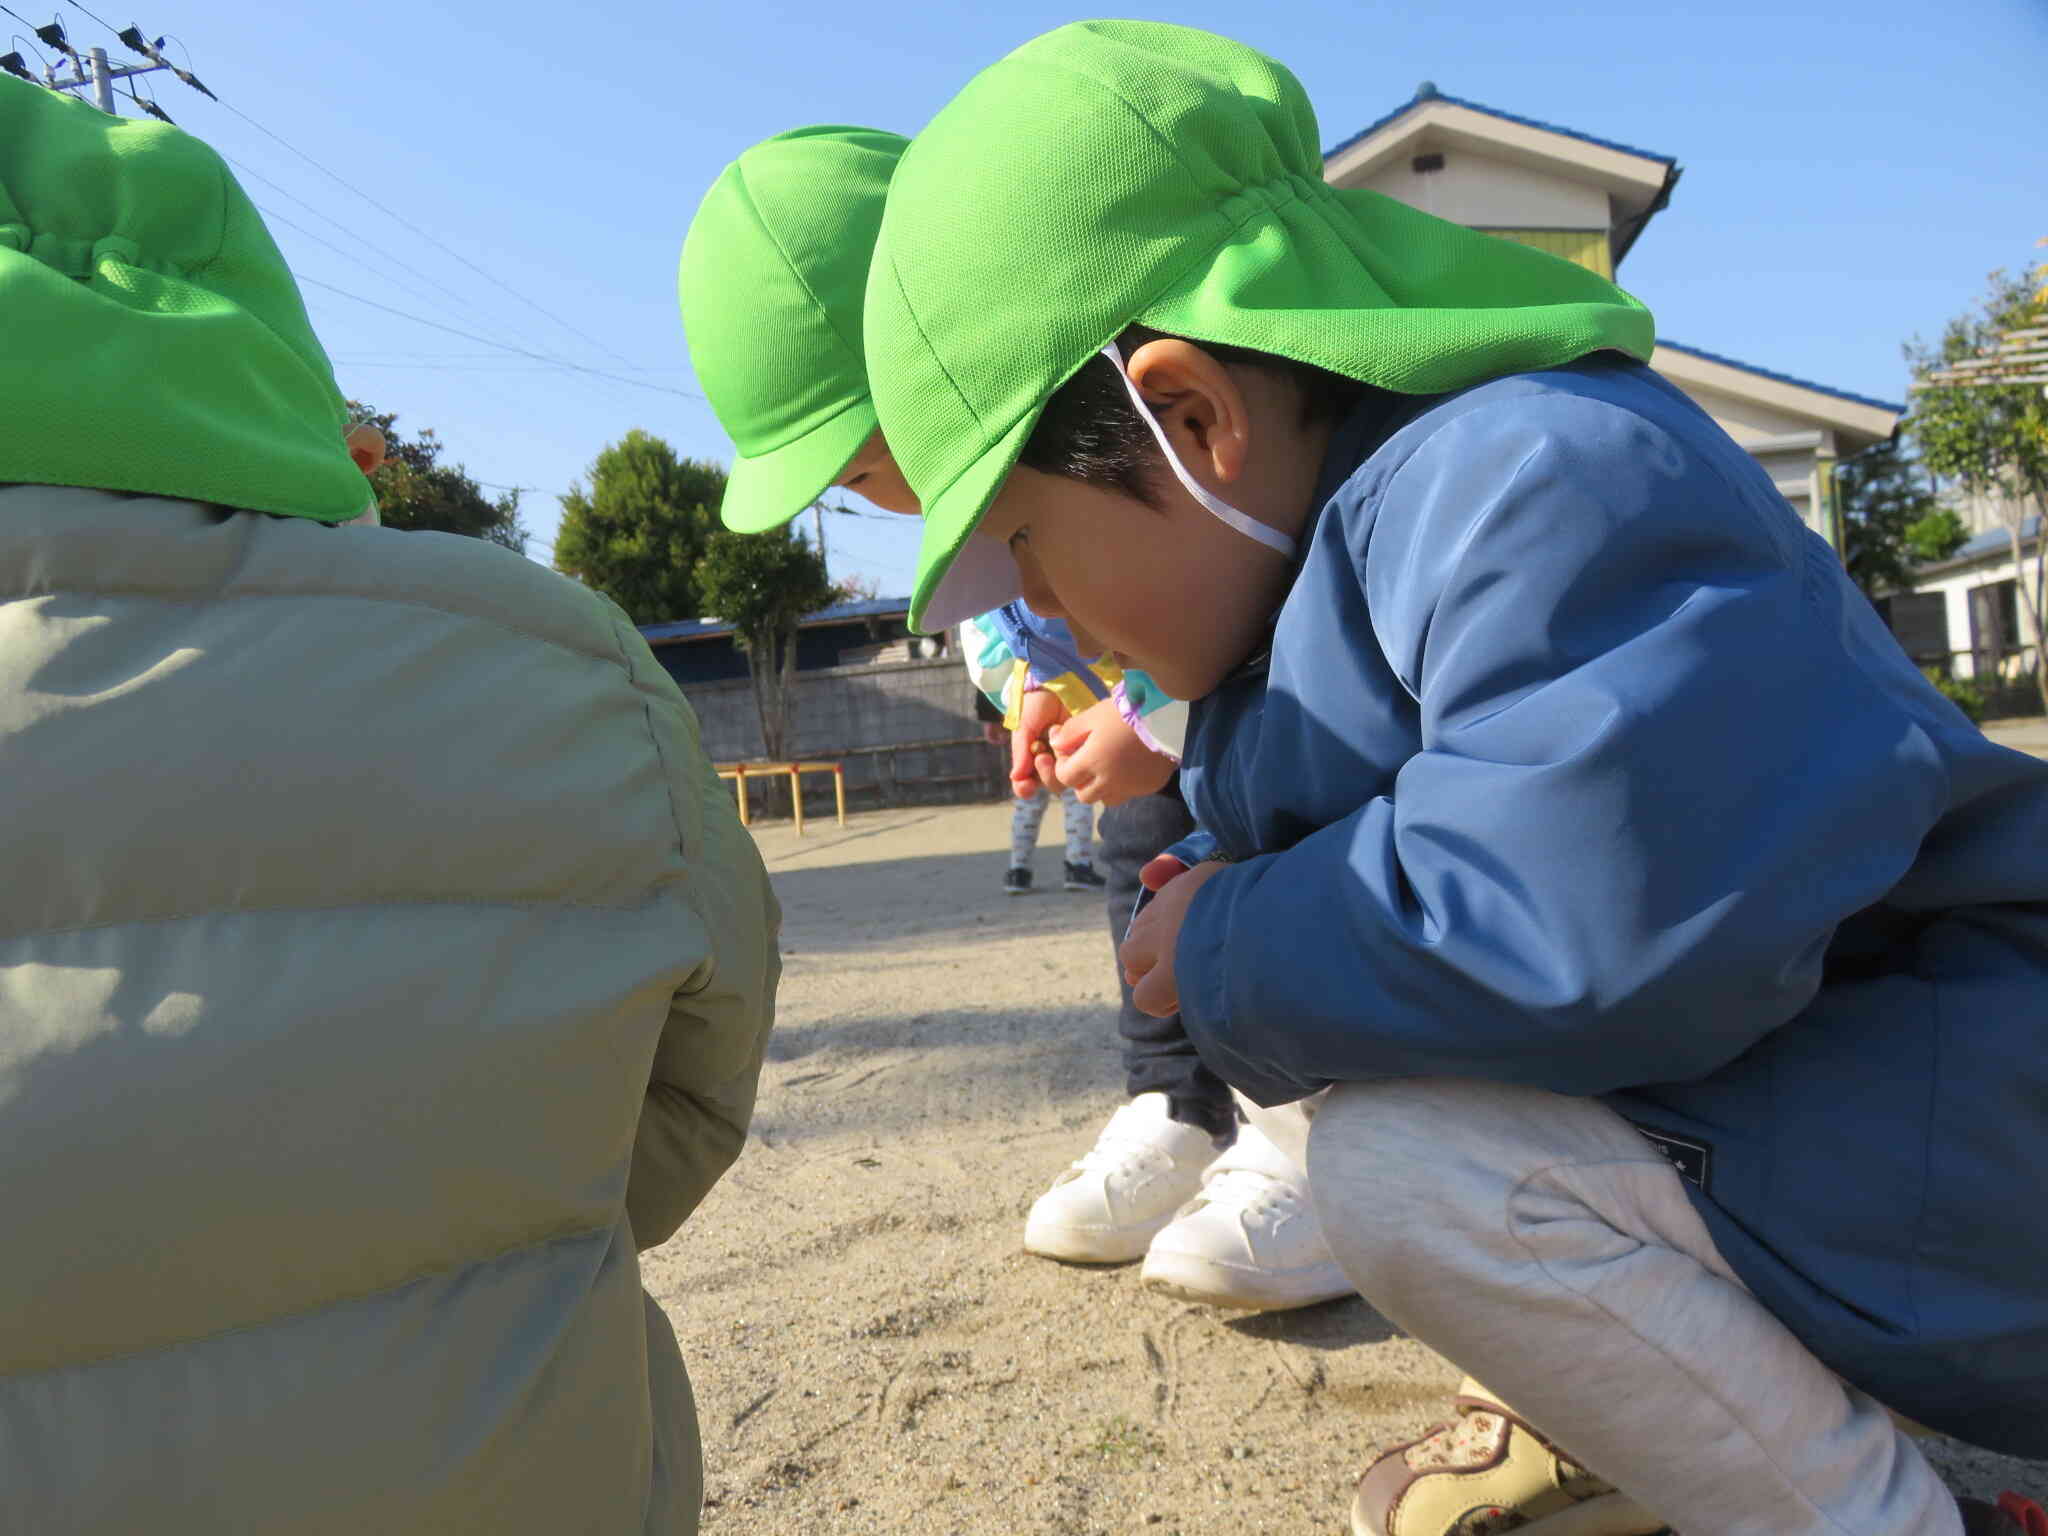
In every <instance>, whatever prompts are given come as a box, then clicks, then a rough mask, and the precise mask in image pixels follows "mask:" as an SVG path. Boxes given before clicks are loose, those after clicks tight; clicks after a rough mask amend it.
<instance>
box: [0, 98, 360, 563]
mask: <svg viewBox="0 0 2048 1536" xmlns="http://www.w3.org/2000/svg"><path fill="white" fill-rule="evenodd" d="M0 326H4V328H5V330H6V335H7V361H6V365H5V366H4V367H0V421H4V422H6V423H7V428H6V430H5V431H4V432H0V480H5V481H18V482H22V483H25V484H34V485H77V486H91V487H95V488H98V489H101V490H109V491H135V492H142V493H147V494H152V495H158V496H172V497H178V498H182V499H185V500H191V501H208V502H218V503H220V504H222V505H224V506H230V507H246V508H249V509H251V510H254V511H259V512H280V513H284V514H287V515H289V516H293V517H310V518H316V519H318V520H320V521H322V522H331V523H338V522H344V521H347V520H348V519H350V518H353V517H356V516H358V515H359V514H360V513H362V511H363V510H364V509H365V507H366V506H367V505H368V504H369V500H370V497H369V492H368V488H367V487H366V486H365V485H364V483H363V476H362V473H361V471H359V470H358V469H357V468H356V467H355V464H354V463H353V462H352V461H351V460H350V459H349V456H348V450H347V448H346V446H345V445H344V444H343V442H342V432H343V429H344V428H345V426H346V425H347V417H346V412H345V408H344V406H343V404H342V398H341V391H340V390H338V389H337V388H336V387H335V383H334V374H333V370H332V369H331V368H330V367H329V365H328V362H327V354H326V353H325V352H323V351H321V349H320V343H319V342H318V341H316V340H315V339H314V337H313V328H312V326H311V324H310V323H309V322H308V321H307V319H306V310H305V306H304V304H302V303H301V302H300V300H299V290H298V287H297V285H296V284H295V283H294V282H293V281H292V275H291V272H290V270H289V269H288V268H287V267H286V266H285V263H284V257H283V256H281V255H280V254H278V249H277V247H276V245H274V244H273V243H272V242H271V239H270V235H269V232H268V231H266V230H265V229H264V227H263V222H262V220H260V219H259V218H258V217H257V216H256V210H255V209H254V208H253V207H251V206H250V203H249V200H248V198H247V197H245V196H244V195H243V193H242V189H241V188H240V187H239V186H237V185H236V184H235V180H234V178H233V177H232V176H230V175H229V174H228V170H227V167H226V166H225V165H223V164H222V163H221V161H220V158H219V156H217V155H216V154H215V153H214V152H213V151H212V150H211V149H208V148H207V147H206V145H204V144H202V143H200V142H199V140H197V139H195V138H193V137H192V136H191V135H189V134H186V133H182V132H180V131H179V130H178V129H176V128H172V127H169V126H166V125H163V124H158V123H143V122H131V121H125V120H123V119H120V118H115V117H109V116H107V115H106V114H105V113H103V112H99V111H96V110H95V109H94V108H92V107H90V106H88V105H87V104H86V103H84V102H82V101H73V100H72V99H70V98H69V97H65V96H59V95H57V94H55V93H53V92H50V91H46V90H43V89H42V88H40V87H38V86H34V85H29V84H27V83H25V82H22V81H17V80H11V79H5V78H0Z"/></svg>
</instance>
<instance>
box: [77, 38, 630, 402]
mask: <svg viewBox="0 0 2048 1536" xmlns="http://www.w3.org/2000/svg"><path fill="white" fill-rule="evenodd" d="M86 14H87V15H91V14H92V13H91V12H89V11H88V12H87V13H86ZM100 25H101V26H105V25H106V23H105V22H101V23H100ZM221 105H222V106H224V107H226V108H227V109H228V110H229V111H230V112H232V113H234V114H235V116H237V117H239V118H240V119H241V120H242V121H243V122H245V123H247V124H248V125H249V126H250V127H252V128H254V129H255V130H256V131H257V132H258V133H261V134H264V135H265V136H266V137H269V138H272V139H275V140H276V141H277V142H278V143H279V144H282V145H283V146H284V147H285V148H286V149H288V150H290V151H291V152H292V153H293V154H295V155H297V156H298V157H299V158H300V159H301V160H303V161H305V162H306V164H308V165H310V166H312V167H313V169H314V170H316V171H318V172H319V173H320V174H321V175H323V176H325V177H327V178H328V179H329V180H330V181H333V182H336V183H338V184H339V185H341V186H343V187H346V188H347V189H348V190H349V191H351V192H353V193H354V194H355V195H356V196H357V197H359V198H361V199H362V200H363V201H364V202H366V203H368V204H369V205H370V206H371V207H372V208H375V209H376V210H377V211H378V212H379V213H382V214H383V215H384V216H385V217H386V218H389V219H392V220H394V221H395V222H397V223H399V224H402V225H404V226H405V227H406V228H407V229H409V230H411V231H412V232H413V233H414V234H415V235H418V236H419V237H420V238H421V239H422V240H424V241H426V242H427V243H428V244H429V245H431V246H434V247H435V248H436V249H438V250H440V251H441V252H443V253H444V254H446V255H448V256H452V257H453V258H454V259H455V260H457V261H459V262H461V263H462V264H463V265H464V266H465V267H467V268H469V269H470V271H472V272H474V273H476V274H477V276H479V277H481V278H483V279H484V280H485V281H486V282H488V283H492V284H494V285H495V286H497V287H499V288H502V289H504V290H505V292H507V293H509V294H511V295H512V297H513V298H515V299H517V300H519V302H520V303H522V304H524V305H526V306H527V307H528V308H529V309H531V310H533V311H535V312H536V313H538V314H541V315H545V316H546V317H547V318H548V319H550V320H552V321H554V323H555V324H556V325H559V326H560V327H561V328H562V329H563V330H565V331H567V332H568V333H569V334H570V335H572V336H575V337H577V338H578V339H579V340H581V341H585V342H587V343H589V344H590V345H591V346H593V347H595V348H597V350H598V351H600V352H602V353H604V355H605V356H607V357H609V358H611V359H612V360H613V361H615V362H621V363H623V362H625V359H624V358H623V357H620V356H619V354H618V353H616V352H614V351H613V350H612V349H611V348H610V347H608V346H606V345H605V344H604V343H603V342H601V341H599V340H597V338H596V337H594V336H590V335H587V334H585V333H584V332H583V331H581V330H578V329H577V328H576V327H575V326H573V325H571V324H570V323H569V322H568V321H566V320H564V319H563V318H562V317H561V316H560V315H557V314H556V313H554V311H552V310H550V309H548V308H547V307H546V306H545V305H543V304H541V303H540V302H539V301H538V300H535V299H532V298H529V297H528V296H527V295H526V294H523V293H521V292H520V291H519V290H518V289H517V288H514V287H513V286H512V285H511V284H510V283H508V282H506V281H505V280H504V279H503V278H501V277H499V276H498V275H497V274H496V273H494V272H492V271H490V270H488V269H487V268H484V267H480V266H478V265H477V264H476V263H475V262H473V261H471V260H470V259H469V258H468V257H467V256H465V255H463V254H462V253H461V252H460V251H458V250H456V249H455V248H454V247H453V246H451V245H449V244H447V243H446V242H445V241H442V240H440V239H437V238H436V237H435V236H433V235H430V234H428V233H427V232H426V231H425V230H424V229H422V228H420V226H419V225H417V224H415V223H413V221H412V220H410V219H408V218H407V217H405V215H404V214H402V213H398V212H395V211H394V210H392V209H391V208H388V207H386V206H385V205H384V204H383V203H380V202H378V201H377V199H376V198H374V197H372V196H370V194H369V193H367V192H365V191H364V190H363V189H362V188H361V187H359V186H357V185H356V184H355V183H354V182H352V181H349V180H348V179H347V178H345V177H343V176H339V175H337V174H336V173H335V172H333V171H330V170H329V169H327V167H326V166H324V165H322V164H321V163H320V162H319V161H318V160H315V159H314V158H313V157H312V156H311V155H309V154H307V153H306V152H305V151H304V150H303V149H300V148H299V147H298V146H297V145H296V144H293V143H292V142H291V141H290V140H289V139H286V138H284V137H283V136H282V135H280V134H276V133H273V132H271V130H270V129H268V128H266V127H264V126H263V124H261V123H259V122H257V121H256V119H255V118H253V117H251V116H250V115H249V114H248V113H246V112H244V111H243V110H242V109H241V108H240V107H238V106H236V105H235V104H234V103H233V102H231V101H224V102H222V103H221Z"/></svg>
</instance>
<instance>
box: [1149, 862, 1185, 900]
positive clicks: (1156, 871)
mask: <svg viewBox="0 0 2048 1536" xmlns="http://www.w3.org/2000/svg"><path fill="white" fill-rule="evenodd" d="M1187 872H1188V867H1187V865H1185V864H1183V863H1182V862H1181V861H1180V860H1179V859H1178V858H1177V857H1175V856H1174V855H1173V854H1170V853H1162V854H1160V855H1159V856H1158V857H1157V858H1155V859H1153V860H1152V861H1151V862H1150V863H1148V864H1146V866H1145V867H1144V868H1143V869H1141V870H1139V871H1138V884H1140V885H1142V886H1143V887H1145V889H1146V890H1148V891H1150V892H1152V893H1153V894H1154V895H1157V894H1158V893H1159V892H1161V891H1163V890H1165V889H1166V887H1167V886H1168V885H1169V884H1170V883H1171V882H1173V881H1175V880H1178V879H1179V878H1180V877H1181V876H1182V875H1184V874H1186V873H1187Z"/></svg>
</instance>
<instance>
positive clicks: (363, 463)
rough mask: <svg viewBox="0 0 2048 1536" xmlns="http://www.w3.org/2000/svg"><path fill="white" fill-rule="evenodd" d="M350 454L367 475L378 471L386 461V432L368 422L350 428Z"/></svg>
mask: <svg viewBox="0 0 2048 1536" xmlns="http://www.w3.org/2000/svg"><path fill="white" fill-rule="evenodd" d="M348 456H349V457H350V458H351V459H354V460H355V464H356V468H357V469H360V470H361V471H362V472H363V473H364V474H366V475H373V474H375V473H376V472H377V469H378V466H379V465H381V464H382V463H383V462H384V434H383V433H382V432H379V431H378V430H377V429H376V428H375V427H373V426H371V425H370V424H369V423H368V422H364V423H362V424H361V425H360V426H354V427H350V428H349V429H348Z"/></svg>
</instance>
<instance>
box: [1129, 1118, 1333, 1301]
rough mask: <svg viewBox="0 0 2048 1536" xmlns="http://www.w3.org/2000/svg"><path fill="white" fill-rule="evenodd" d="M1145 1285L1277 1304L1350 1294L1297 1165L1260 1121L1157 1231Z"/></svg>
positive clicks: (1194, 1297)
mask: <svg viewBox="0 0 2048 1536" xmlns="http://www.w3.org/2000/svg"><path fill="white" fill-rule="evenodd" d="M1140 1279H1141V1281H1142V1282H1143V1284H1144V1285H1145V1287H1146V1288H1147V1289H1148V1290H1154V1291H1164V1292H1165V1293H1166V1294H1167V1295H1169V1296H1178V1297H1181V1298H1182V1299H1183V1300H1186V1301H1201V1302H1207V1303H1208V1304H1209V1305H1210V1306H1212V1307H1244V1308H1247V1309H1249V1310H1252V1311H1261V1312H1274V1311H1280V1310H1282V1309H1283V1308H1287V1307H1307V1306H1313V1305H1314V1304H1315V1303H1316V1302H1319V1301H1330V1300H1333V1299H1335V1298H1336V1297H1339V1296H1349V1295H1350V1294H1351V1290H1352V1287H1351V1282H1350V1281H1349V1280H1346V1279H1345V1278H1344V1271H1343V1270H1341V1269H1339V1268H1338V1267H1337V1261H1336V1259H1335V1258H1333V1257H1332V1256H1331V1254H1330V1245H1329V1244H1328V1243H1327V1242H1325V1241H1324V1240H1323V1227H1322V1223H1321V1222H1319V1221H1318V1220H1317V1219H1316V1210H1315V1207H1314V1205H1312V1204H1310V1202H1309V1198H1308V1183H1307V1181H1306V1180H1305V1179H1304V1178H1303V1177H1302V1173H1301V1170H1300V1169H1299V1168H1297V1167H1296V1166H1295V1165H1294V1164H1293V1163H1291V1162H1290V1161H1288V1159H1287V1157H1286V1156H1285V1155H1284V1154H1283V1153H1282V1152H1281V1151H1280V1149H1279V1148H1278V1147H1276V1146H1274V1145H1273V1143H1272V1142H1271V1141H1269V1140H1267V1139H1266V1137H1265V1136H1263V1135H1262V1134H1260V1132H1259V1131H1258V1129H1257V1128H1256V1127H1254V1126H1250V1125H1244V1126H1239V1127H1238V1132H1237V1140H1236V1142H1234V1143H1233V1144H1232V1145H1231V1148H1230V1150H1229V1151H1227V1152H1225V1153H1224V1154H1223V1155H1222V1156H1221V1157H1219V1158H1217V1159H1216V1161H1215V1162H1213V1163H1211V1164H1210V1165H1209V1167H1208V1170H1207V1171H1206V1172H1205V1173H1204V1174H1203V1175H1202V1188H1201V1193H1199V1194H1198V1195H1196V1196H1195V1198H1194V1199H1192V1200H1190V1201H1189V1202H1188V1203H1187V1205H1186V1207H1185V1208H1184V1209H1182V1211H1181V1212H1180V1214H1179V1215H1177V1216H1175V1217H1174V1219H1173V1221H1172V1222H1171V1224H1169V1225H1168V1226H1167V1227H1165V1228H1164V1229H1163V1230H1161V1232H1160V1234H1159V1235H1158V1236H1157V1237H1155V1238H1153V1239H1152V1246H1151V1247H1150V1248H1149V1249H1147V1250H1146V1253H1145V1268H1144V1270H1143V1272H1142V1274H1141V1276H1140Z"/></svg>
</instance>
